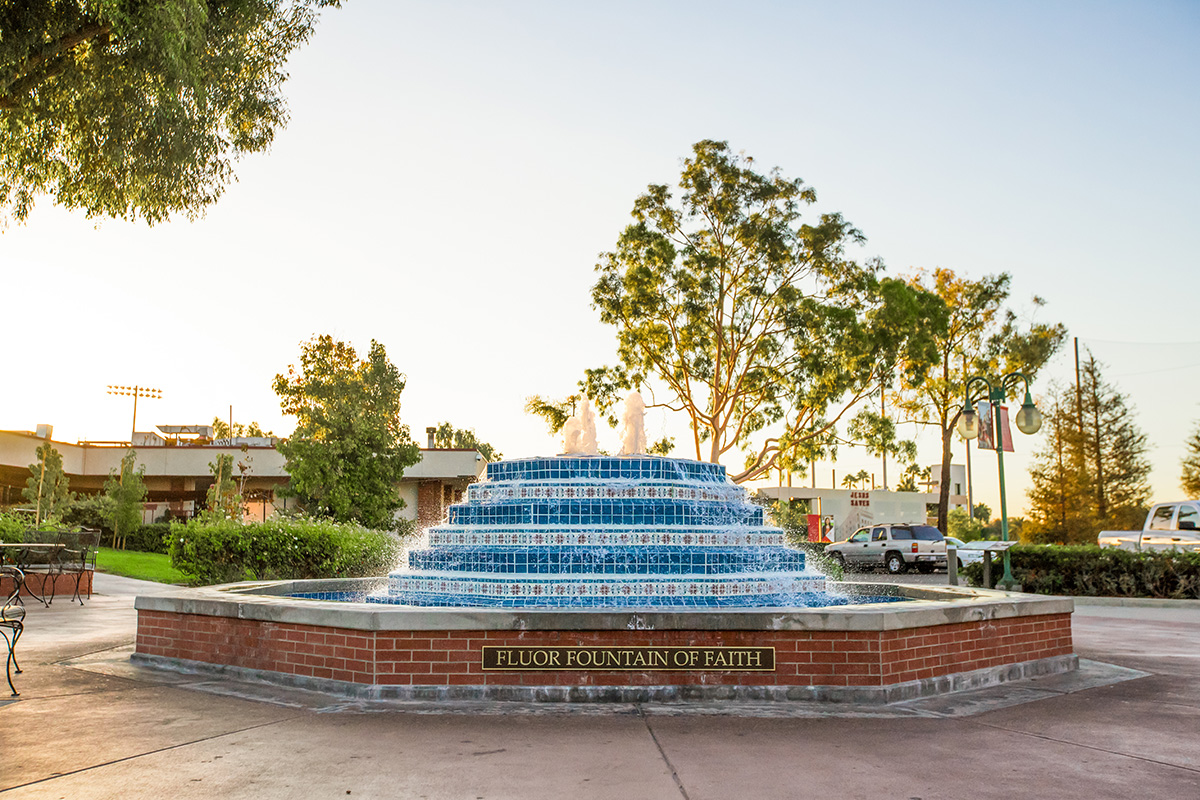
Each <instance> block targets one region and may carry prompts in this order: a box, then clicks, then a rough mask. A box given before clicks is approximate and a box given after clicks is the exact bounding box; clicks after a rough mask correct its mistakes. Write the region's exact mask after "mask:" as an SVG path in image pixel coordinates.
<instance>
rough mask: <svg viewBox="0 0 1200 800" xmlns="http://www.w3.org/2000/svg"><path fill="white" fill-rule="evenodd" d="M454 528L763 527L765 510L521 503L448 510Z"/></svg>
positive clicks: (653, 503)
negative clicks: (549, 526)
mask: <svg viewBox="0 0 1200 800" xmlns="http://www.w3.org/2000/svg"><path fill="white" fill-rule="evenodd" d="M447 521H448V522H450V523H452V524H456V525H563V526H568V525H626V526H637V525H761V524H762V522H763V510H762V508H761V507H760V506H756V505H751V504H750V503H728V502H699V501H696V500H662V499H659V500H650V499H641V498H638V499H631V500H627V499H620V500H608V499H582V500H581V499H575V500H518V501H505V502H503V503H489V504H487V505H482V504H477V503H476V504H472V503H462V504H460V505H454V506H450V510H449V512H448V514H447Z"/></svg>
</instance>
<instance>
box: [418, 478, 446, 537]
mask: <svg viewBox="0 0 1200 800" xmlns="http://www.w3.org/2000/svg"><path fill="white" fill-rule="evenodd" d="M443 494H444V492H443V489H442V484H441V483H439V482H437V481H423V482H421V483H420V484H418V486H417V523H418V524H419V525H420V526H421V527H428V526H430V525H437V524H438V523H439V522H441V521H442V515H443V513H444V511H445V508H444V506H443V505H442V500H443Z"/></svg>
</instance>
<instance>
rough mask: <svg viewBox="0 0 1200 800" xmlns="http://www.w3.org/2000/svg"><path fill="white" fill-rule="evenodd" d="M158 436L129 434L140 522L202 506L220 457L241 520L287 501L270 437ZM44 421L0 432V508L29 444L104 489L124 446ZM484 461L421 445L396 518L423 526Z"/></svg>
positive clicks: (84, 485)
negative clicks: (227, 460)
mask: <svg viewBox="0 0 1200 800" xmlns="http://www.w3.org/2000/svg"><path fill="white" fill-rule="evenodd" d="M158 430H159V432H160V433H161V434H162V435H160V433H154V432H144V433H135V434H134V437H133V441H134V442H136V443H137V446H136V447H135V448H134V449H135V450H136V451H137V465H138V466H139V467H142V466H144V467H145V482H146V489H147V496H146V503H145V508H144V512H143V519H144V520H145V521H146V522H153V521H155V520H159V519H163V518H164V517H165V518H175V519H187V518H189V517H191V516H193V515H194V514H196V513H197V512H198V511H199V510H200V509H202V508H203V507H204V505H205V502H206V496H207V493H208V489H209V487H211V486H212V485H213V483H214V482H215V479H214V478H213V475H212V471H211V469H210V466H209V465H210V464H213V463H215V462H216V461H217V457H218V456H220V455H229V456H231V457H232V458H233V464H234V477H235V479H236V480H238V481H239V482H240V483H241V487H242V488H241V493H242V496H243V498H244V500H245V513H246V518H247V519H254V520H258V519H266V518H268V517H270V516H271V515H272V514H274V513H275V512H276V511H279V510H283V509H286V508H288V507H289V503H295V500H291V499H289V498H284V497H280V496H279V489H280V488H282V487H283V486H284V485H286V484H287V482H288V474H287V471H286V469H285V461H284V458H283V456H282V455H281V454H280V453H279V451H278V450H276V449H275V446H274V442H275V440H273V439H266V438H238V439H226V440H216V441H213V439H212V428H211V427H209V426H205V425H161V426H158ZM51 433H52V429H51V428H50V426H46V425H43V426H39V430H38V431H36V432H29V431H0V505H15V504H18V503H21V502H23V500H22V497H21V492H22V490H24V489H25V486H26V481H27V480H28V479H29V474H30V473H29V465H30V464H36V463H37V460H38V458H37V449H38V447H40V446H41V445H42V444H43V443H45V442H47V441H51V442H52V444H53V445H54V448H55V449H56V450H57V451H58V452H59V453H60V454H61V455H62V459H63V471H64V472H65V473H66V475H67V477H68V479H69V481H70V486H71V491H73V492H79V493H82V494H95V493H98V492H101V491H103V490H104V482H105V481H106V480H107V479H108V476H109V474H110V473H112V472H115V471H118V470H119V469H120V467H121V458H122V457H123V456H124V455H125V453H127V452H128V450H129V445H128V444H127V443H125V442H80V443H77V444H70V443H68V442H56V441H52V440H51V439H50V436H51ZM486 466H487V461H486V460H484V458H483V456H482V455H481V454H480V453H479V452H478V451H476V450H442V449H435V448H432V447H429V448H423V449H422V450H421V460H420V461H418V462H417V463H416V464H414V465H413V466H411V467H409V468H408V469H407V470H405V471H404V478H403V480H402V481H401V482H400V484H399V486H397V491H398V492H399V494H400V497H401V499H403V500H404V502H405V506H404V508H403V509H402V510H401V512H400V513H401V516H403V517H404V518H406V519H414V520H417V521H418V523H419V524H421V525H428V524H431V523H434V522H437V521H439V520H441V519H442V516H443V514H444V512H445V509H446V506H447V505H449V504H451V503H454V502H457V501H458V500H460V499H461V498H462V496H463V492H465V491H466V488H467V486H468V485H469V484H471V483H474V482H475V481H477V480H479V478H480V476H482V475H483V472H484V468H485V467H486Z"/></svg>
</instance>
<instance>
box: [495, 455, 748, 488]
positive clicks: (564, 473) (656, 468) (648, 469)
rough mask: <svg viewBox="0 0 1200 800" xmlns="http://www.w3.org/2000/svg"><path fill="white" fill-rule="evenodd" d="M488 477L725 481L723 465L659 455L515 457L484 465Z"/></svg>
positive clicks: (506, 478) (563, 479)
mask: <svg viewBox="0 0 1200 800" xmlns="http://www.w3.org/2000/svg"><path fill="white" fill-rule="evenodd" d="M487 477H488V480H489V481H565V480H573V479H578V478H585V479H593V480H630V479H642V480H668V481H708V482H712V483H718V484H726V483H727V480H728V479H727V477H726V474H725V468H724V467H723V466H721V465H720V464H710V463H707V462H705V461H689V460H687V459H682V458H665V457H661V456H556V457H542V458H518V459H512V460H509V461H499V462H496V463H493V464H488V465H487Z"/></svg>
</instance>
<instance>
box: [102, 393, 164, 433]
mask: <svg viewBox="0 0 1200 800" xmlns="http://www.w3.org/2000/svg"><path fill="white" fill-rule="evenodd" d="M108 393H109V394H119V395H124V396H125V397H132V398H133V425H132V427H130V429H129V446H130V447H133V435H134V434H135V433H137V401H138V398H139V397H145V398H147V399H151V400H161V399H162V389H150V388H148V387H145V386H116V385H114V384H111V383H110V384H109V385H108Z"/></svg>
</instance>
